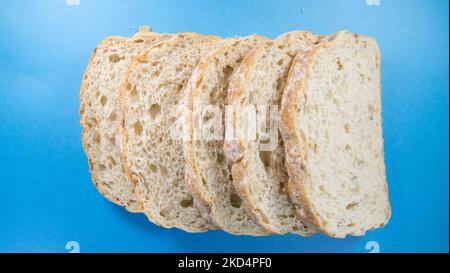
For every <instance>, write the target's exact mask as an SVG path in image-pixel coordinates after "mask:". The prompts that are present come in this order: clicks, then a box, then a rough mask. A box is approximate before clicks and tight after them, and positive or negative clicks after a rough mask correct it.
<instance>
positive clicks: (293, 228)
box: [292, 226, 300, 231]
mask: <svg viewBox="0 0 450 273" xmlns="http://www.w3.org/2000/svg"><path fill="white" fill-rule="evenodd" d="M299 230H300V228H298V227H297V226H292V231H299Z"/></svg>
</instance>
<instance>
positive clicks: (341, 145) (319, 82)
mask: <svg viewBox="0 0 450 273" xmlns="http://www.w3.org/2000/svg"><path fill="white" fill-rule="evenodd" d="M281 117H282V118H281V131H282V133H283V138H284V140H285V148H286V163H287V164H286V165H287V170H288V173H289V176H290V180H289V186H288V190H289V193H290V195H291V198H292V200H293V201H294V202H295V203H296V204H297V206H298V212H299V215H300V216H301V218H302V219H303V220H304V221H306V222H308V223H310V224H312V225H314V226H315V227H317V228H318V229H319V230H320V231H322V232H323V233H325V234H327V235H329V236H333V237H338V238H342V237H345V236H346V235H347V234H351V235H364V234H365V232H366V231H367V230H369V229H373V228H376V227H382V226H384V225H385V224H386V223H387V222H388V220H389V217H390V214H391V210H390V205H389V199H388V189H387V184H386V171H385V165H384V152H383V137H382V130H381V87H380V51H379V48H378V46H377V43H376V42H375V40H373V39H371V38H368V37H363V36H359V35H356V34H352V33H349V32H346V31H343V32H339V33H337V34H335V35H333V36H331V37H330V38H329V39H328V40H326V41H324V42H323V43H321V44H320V45H318V46H316V47H314V48H313V49H311V50H310V51H308V52H303V53H299V54H298V55H297V56H296V57H295V59H294V61H293V64H292V66H291V70H290V73H289V79H288V85H287V88H286V90H285V93H284V96H283V103H282V112H281Z"/></svg>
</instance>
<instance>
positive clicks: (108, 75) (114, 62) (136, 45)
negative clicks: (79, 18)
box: [80, 32, 170, 212]
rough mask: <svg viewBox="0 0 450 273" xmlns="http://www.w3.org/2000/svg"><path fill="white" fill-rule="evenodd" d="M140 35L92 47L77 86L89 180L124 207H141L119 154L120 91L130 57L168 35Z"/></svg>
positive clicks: (135, 209) (110, 40)
mask: <svg viewBox="0 0 450 273" xmlns="http://www.w3.org/2000/svg"><path fill="white" fill-rule="evenodd" d="M138 36H139V38H133V39H128V38H123V37H109V38H107V39H105V40H104V41H102V42H101V43H100V44H99V45H98V46H97V47H96V49H95V50H94V53H93V55H92V57H91V60H90V62H89V66H88V68H87V70H86V72H85V74H84V76H83V80H82V83H81V88H80V116H81V120H80V123H81V125H82V127H83V131H82V143H83V148H84V150H85V152H86V155H87V156H88V162H89V166H90V169H91V175H92V181H93V182H94V184H95V186H96V187H97V189H98V191H99V192H100V193H101V194H103V195H104V196H105V197H106V198H107V199H108V200H110V201H112V202H114V203H116V204H119V205H122V206H124V207H125V208H126V209H127V210H129V211H132V212H138V211H141V210H142V207H141V206H140V204H139V202H138V201H137V199H136V195H135V193H134V185H133V184H132V183H131V181H130V180H129V179H128V177H127V175H126V174H125V172H124V169H123V164H122V160H121V158H120V138H119V137H118V134H117V132H118V128H119V125H120V117H119V103H118V102H119V93H120V88H121V86H122V85H123V82H124V76H125V72H126V70H127V68H128V65H129V64H130V62H131V60H132V59H133V58H134V57H136V56H137V55H139V54H142V53H143V52H144V51H145V50H146V49H148V48H149V47H150V46H152V45H153V44H155V43H157V42H159V41H162V40H165V39H168V37H170V35H165V34H156V33H151V32H145V33H139V35H138Z"/></svg>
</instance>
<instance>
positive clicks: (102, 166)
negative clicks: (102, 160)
mask: <svg viewBox="0 0 450 273" xmlns="http://www.w3.org/2000/svg"><path fill="white" fill-rule="evenodd" d="M98 168H99V169H100V171H104V170H106V166H105V165H103V164H100V165H98Z"/></svg>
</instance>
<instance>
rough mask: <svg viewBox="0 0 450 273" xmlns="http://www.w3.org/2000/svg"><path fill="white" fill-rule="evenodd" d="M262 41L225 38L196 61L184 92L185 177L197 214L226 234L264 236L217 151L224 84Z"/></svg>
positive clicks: (220, 140)
mask: <svg viewBox="0 0 450 273" xmlns="http://www.w3.org/2000/svg"><path fill="white" fill-rule="evenodd" d="M266 41H269V39H267V38H264V37H261V36H258V35H252V36H249V37H244V38H241V39H234V38H231V39H228V40H227V41H226V42H224V43H223V45H221V46H220V47H218V48H217V49H216V50H213V51H212V52H210V53H209V54H207V55H206V56H204V57H203V58H202V59H201V61H200V62H199V64H198V65H197V67H196V69H195V70H194V72H193V73H192V76H191V78H190V80H189V82H188V84H187V85H186V88H185V90H184V92H185V96H186V103H187V104H186V106H187V108H186V109H187V110H189V111H185V113H187V114H188V118H187V126H188V128H189V135H188V138H187V141H186V142H185V145H184V149H185V156H186V162H187V163H186V177H185V179H186V181H187V183H188V186H189V188H190V191H191V193H192V195H193V196H194V204H195V205H196V206H198V207H199V209H200V211H201V212H202V215H203V216H204V217H205V218H207V219H210V220H211V221H212V222H213V223H214V224H215V225H216V226H217V227H218V228H221V229H223V230H224V231H226V232H229V233H232V234H245V235H267V234H268V233H269V232H268V231H266V230H265V229H264V228H262V227H261V226H260V225H258V224H257V222H256V221H255V220H254V219H252V217H251V215H250V214H248V213H247V212H246V210H245V209H244V206H243V205H242V200H241V198H240V197H239V195H238V194H237V193H236V191H235V189H234V185H233V182H232V178H231V166H230V164H228V162H227V160H226V158H225V155H224V152H223V139H224V130H223V129H224V123H223V117H224V114H225V108H224V106H225V103H226V97H227V89H228V88H227V87H228V80H229V78H230V75H231V74H232V72H233V71H234V70H235V69H236V67H237V66H238V65H239V64H240V62H241V61H242V59H243V57H244V56H245V55H246V54H247V53H248V52H249V51H250V50H252V49H253V48H255V47H257V46H258V45H261V44H262V43H263V42H266ZM194 108H195V109H194Z"/></svg>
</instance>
